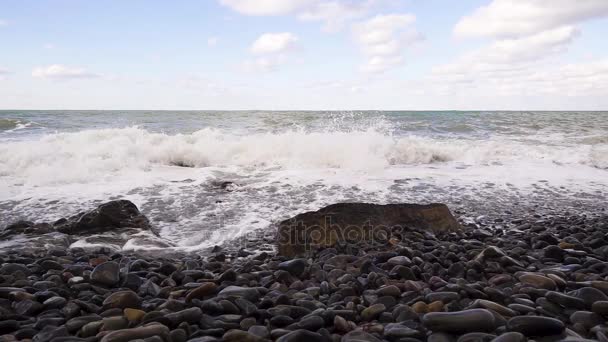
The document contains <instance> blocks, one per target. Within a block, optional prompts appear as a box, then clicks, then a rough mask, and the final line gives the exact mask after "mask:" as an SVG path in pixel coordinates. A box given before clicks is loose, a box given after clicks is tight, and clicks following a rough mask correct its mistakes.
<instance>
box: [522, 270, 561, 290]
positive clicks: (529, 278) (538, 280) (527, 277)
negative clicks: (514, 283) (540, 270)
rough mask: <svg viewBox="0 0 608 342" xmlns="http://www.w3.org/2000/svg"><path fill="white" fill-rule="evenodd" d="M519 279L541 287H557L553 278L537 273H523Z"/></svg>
mask: <svg viewBox="0 0 608 342" xmlns="http://www.w3.org/2000/svg"><path fill="white" fill-rule="evenodd" d="M519 281H521V282H522V283H524V284H528V285H532V286H534V287H536V288H540V289H547V290H555V288H556V287H557V285H556V284H555V281H553V280H552V279H551V278H548V277H545V276H544V275H541V274H536V273H526V274H523V275H521V276H520V277H519Z"/></svg>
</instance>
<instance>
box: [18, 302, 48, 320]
mask: <svg viewBox="0 0 608 342" xmlns="http://www.w3.org/2000/svg"><path fill="white" fill-rule="evenodd" d="M41 310H42V304H40V303H38V302H36V301H33V300H29V299H27V300H22V301H20V302H17V304H15V312H16V313H18V314H20V315H25V316H33V315H35V314H37V313H38V312H40V311H41Z"/></svg>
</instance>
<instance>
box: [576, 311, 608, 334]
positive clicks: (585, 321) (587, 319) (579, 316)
mask: <svg viewBox="0 0 608 342" xmlns="http://www.w3.org/2000/svg"><path fill="white" fill-rule="evenodd" d="M570 322H572V323H573V324H577V323H578V324H580V325H581V326H583V327H585V329H587V330H589V329H591V328H593V327H594V326H596V325H599V324H603V323H605V322H606V321H605V320H604V318H602V316H600V315H598V314H596V313H594V312H590V311H576V312H574V313H572V315H570Z"/></svg>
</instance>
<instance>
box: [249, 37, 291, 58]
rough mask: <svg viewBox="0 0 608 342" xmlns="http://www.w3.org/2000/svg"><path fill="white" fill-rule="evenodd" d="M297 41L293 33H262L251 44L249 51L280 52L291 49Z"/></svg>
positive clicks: (258, 52) (259, 52)
mask: <svg viewBox="0 0 608 342" xmlns="http://www.w3.org/2000/svg"><path fill="white" fill-rule="evenodd" d="M297 41H298V37H296V36H295V35H294V34H293V33H290V32H281V33H264V34H262V35H261V36H259V37H258V39H256V40H255V41H254V42H253V44H252V45H251V52H252V53H254V54H257V55H263V54H272V53H282V52H286V51H288V50H290V49H292V48H293V47H294V45H295V43H296V42H297Z"/></svg>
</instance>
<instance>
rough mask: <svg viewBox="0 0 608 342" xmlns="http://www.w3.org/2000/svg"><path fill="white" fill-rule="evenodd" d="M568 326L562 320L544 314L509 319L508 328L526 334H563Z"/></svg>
mask: <svg viewBox="0 0 608 342" xmlns="http://www.w3.org/2000/svg"><path fill="white" fill-rule="evenodd" d="M565 328H566V327H565V326H564V323H562V321H560V320H558V319H555V318H550V317H542V316H517V317H513V318H511V319H509V320H508V321H507V330H509V331H516V332H520V333H522V334H524V335H526V336H548V335H557V334H561V333H562V332H563V331H564V329H565Z"/></svg>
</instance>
